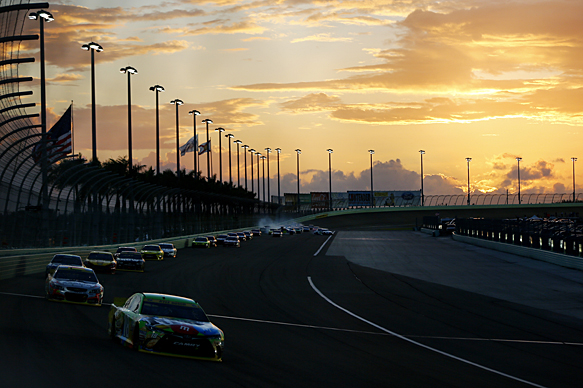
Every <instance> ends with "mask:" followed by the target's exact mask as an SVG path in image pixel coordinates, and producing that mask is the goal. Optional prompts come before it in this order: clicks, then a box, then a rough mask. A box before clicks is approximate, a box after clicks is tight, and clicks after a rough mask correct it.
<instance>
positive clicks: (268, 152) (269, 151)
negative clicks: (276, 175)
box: [265, 147, 271, 202]
mask: <svg viewBox="0 0 583 388" xmlns="http://www.w3.org/2000/svg"><path fill="white" fill-rule="evenodd" d="M265 152H266V153H267V202H271V192H270V190H269V186H271V183H270V181H269V154H270V153H271V148H269V147H268V148H266V149H265Z"/></svg>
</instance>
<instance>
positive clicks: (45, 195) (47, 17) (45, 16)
mask: <svg viewBox="0 0 583 388" xmlns="http://www.w3.org/2000/svg"><path fill="white" fill-rule="evenodd" d="M28 18H29V19H30V20H37V19H38V21H39V37H40V105H41V107H40V117H41V133H42V140H41V169H42V180H43V185H42V206H43V210H45V209H48V206H49V190H48V187H49V186H48V170H49V163H48V155H47V140H48V139H47V92H46V75H45V28H44V24H45V22H46V23H50V22H52V21H53V20H55V18H53V15H52V14H51V13H50V12H48V11H45V10H40V11H37V12H31V13H30V14H29V15H28Z"/></svg>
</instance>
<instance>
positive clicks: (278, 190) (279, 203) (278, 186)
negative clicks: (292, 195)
mask: <svg viewBox="0 0 583 388" xmlns="http://www.w3.org/2000/svg"><path fill="white" fill-rule="evenodd" d="M275 150H276V151H277V204H278V205H281V193H280V184H279V154H281V148H276V149H275Z"/></svg>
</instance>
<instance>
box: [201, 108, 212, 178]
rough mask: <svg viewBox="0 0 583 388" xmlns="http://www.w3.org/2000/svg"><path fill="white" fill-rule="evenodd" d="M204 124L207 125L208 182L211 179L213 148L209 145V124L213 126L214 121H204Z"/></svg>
mask: <svg viewBox="0 0 583 388" xmlns="http://www.w3.org/2000/svg"><path fill="white" fill-rule="evenodd" d="M202 122H203V123H205V124H206V146H207V147H208V149H207V151H206V171H207V173H206V177H207V180H208V179H211V157H210V156H211V147H210V144H209V124H212V123H213V121H212V120H211V119H204V120H202Z"/></svg>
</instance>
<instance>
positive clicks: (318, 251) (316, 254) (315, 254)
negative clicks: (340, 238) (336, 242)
mask: <svg viewBox="0 0 583 388" xmlns="http://www.w3.org/2000/svg"><path fill="white" fill-rule="evenodd" d="M331 238H332V236H329V237H328V238H327V239H326V241H324V244H322V246H321V247H320V249H318V250H317V251H316V253H314V256H318V253H320V251H321V250H322V249H323V248H324V246H326V243H327V242H328V240H330V239H331Z"/></svg>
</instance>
